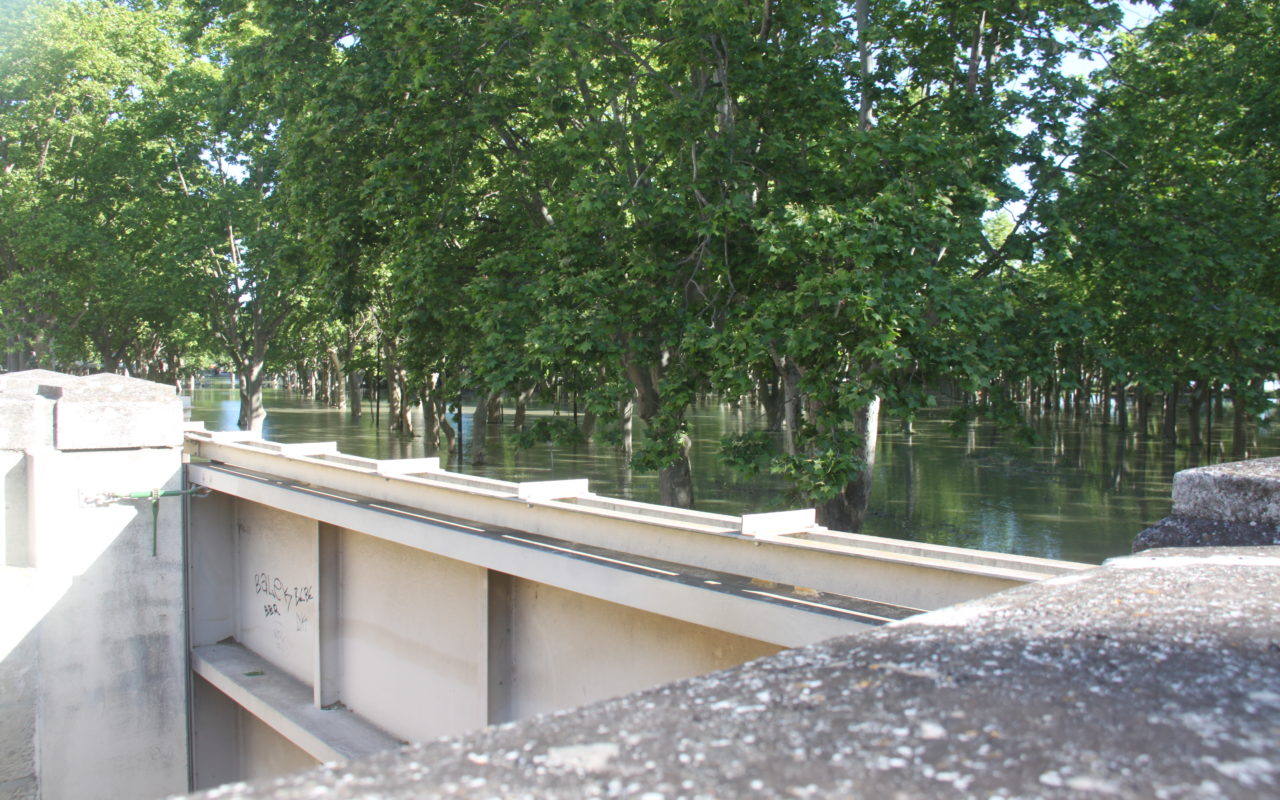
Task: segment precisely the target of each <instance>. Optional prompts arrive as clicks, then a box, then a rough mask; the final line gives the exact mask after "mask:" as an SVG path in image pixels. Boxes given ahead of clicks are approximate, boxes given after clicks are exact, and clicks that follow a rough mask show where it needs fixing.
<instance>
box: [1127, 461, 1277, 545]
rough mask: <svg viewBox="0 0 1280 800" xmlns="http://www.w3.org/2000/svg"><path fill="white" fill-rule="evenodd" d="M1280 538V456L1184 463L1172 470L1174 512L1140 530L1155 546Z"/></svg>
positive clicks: (1144, 541) (1140, 540)
mask: <svg viewBox="0 0 1280 800" xmlns="http://www.w3.org/2000/svg"><path fill="white" fill-rule="evenodd" d="M1276 544H1280V458H1259V459H1255V460H1253V461H1234V462H1231V463H1228V464H1213V465H1212V466H1208V467H1197V468H1195V469H1185V470H1183V471H1181V472H1179V473H1178V474H1177V475H1174V476H1173V513H1171V514H1170V515H1169V516H1167V517H1165V518H1164V519H1162V520H1160V521H1159V522H1157V523H1156V524H1154V525H1152V526H1151V527H1149V528H1147V529H1146V530H1144V531H1142V532H1141V533H1139V534H1138V535H1137V536H1136V537H1135V538H1134V540H1133V552H1135V553H1137V552H1140V551H1143V550H1149V549H1151V548H1156V547H1249V546H1255V545H1276Z"/></svg>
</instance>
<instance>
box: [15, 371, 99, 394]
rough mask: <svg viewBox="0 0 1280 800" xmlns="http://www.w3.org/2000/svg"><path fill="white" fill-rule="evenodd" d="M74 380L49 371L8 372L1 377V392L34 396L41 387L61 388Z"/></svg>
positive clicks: (75, 378)
mask: <svg viewBox="0 0 1280 800" xmlns="http://www.w3.org/2000/svg"><path fill="white" fill-rule="evenodd" d="M74 380H80V378H77V377H76V376H75V375H64V374H62V373H61V372H50V371H49V370H47V369H27V370H23V371H21V372H7V373H5V374H3V375H0V392H5V393H12V394H17V395H34V394H37V393H39V390H40V387H41V386H60V385H62V384H64V383H69V382H71V381H74Z"/></svg>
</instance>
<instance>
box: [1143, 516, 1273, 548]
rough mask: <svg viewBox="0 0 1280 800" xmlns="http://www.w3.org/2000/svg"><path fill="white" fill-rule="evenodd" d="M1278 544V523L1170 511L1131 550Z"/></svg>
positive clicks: (1144, 532)
mask: <svg viewBox="0 0 1280 800" xmlns="http://www.w3.org/2000/svg"><path fill="white" fill-rule="evenodd" d="M1275 544H1280V525H1259V524H1258V523H1257V522H1230V521H1226V520H1219V519H1203V518H1201V517H1186V516H1182V515H1180V514H1172V515H1170V516H1167V517H1165V518H1164V519H1162V520H1160V521H1159V522H1157V523H1156V524H1155V525H1152V526H1151V527H1150V528H1147V529H1146V530H1144V531H1143V532H1142V533H1139V534H1138V535H1137V536H1136V537H1135V538H1134V540H1133V552H1135V553H1139V552H1142V551H1143V550H1151V549H1153V548H1157V547H1255V546H1261V545H1275Z"/></svg>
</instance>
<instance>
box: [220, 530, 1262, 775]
mask: <svg viewBox="0 0 1280 800" xmlns="http://www.w3.org/2000/svg"><path fill="white" fill-rule="evenodd" d="M1278 604H1280V556H1278V555H1276V554H1275V551H1272V550H1269V549H1262V548H1257V549H1235V550H1231V549H1200V550H1165V551H1158V552H1155V553H1153V554H1151V555H1144V556H1132V557H1128V558H1124V559H1117V560H1113V561H1111V562H1108V564H1107V565H1104V566H1103V567H1100V568H1097V569H1094V570H1090V571H1088V572H1083V573H1076V574H1072V575H1064V576H1061V577H1058V578H1054V579H1051V580H1048V581H1044V582H1042V583H1039V584H1033V585H1029V586H1025V587H1021V588H1018V589H1015V590H1012V591H1009V592H1005V593H1002V594H998V595H993V596H991V597H989V598H984V599H982V600H976V601H973V602H969V603H965V604H962V605H958V606H954V607H951V608H948V609H943V610H940V611H936V612H933V613H930V614H924V615H920V616H918V617H914V618H912V619H909V620H906V621H903V622H899V623H896V624H893V625H889V626H886V627H883V628H879V629H877V630H874V631H868V632H866V633H861V634H857V635H853V636H848V637H843V638H839V639H833V640H830V641H828V642H823V643H821V644H817V645H812V646H810V647H805V648H798V649H795V650H790V651H786V652H783V653H780V654H779V655H777V656H773V657H770V658H766V659H761V660H758V661H754V662H751V663H748V664H745V665H743V666H741V667H737V668H734V669H731V670H726V671H724V672H719V673H714V674H711V675H707V676H704V677H700V678H694V679H691V680H687V681H682V682H679V683H674V684H670V685H667V686H663V687H659V688H657V689H653V690H650V691H647V692H642V693H639V694H635V695H631V696H628V697H623V698H619V699H616V700H612V701H607V702H604V703H599V704H596V705H592V706H587V707H585V708H582V709H578V710H575V711H571V712H567V713H563V714H558V715H552V716H547V717H541V718H536V719H533V720H529V721H527V722H523V723H518V724H514V725H507V726H501V727H496V728H489V729H485V730H483V731H480V732H477V733H475V734H472V735H469V736H465V737H462V738H457V739H450V740H442V741H436V742H432V743H429V744H425V745H417V746H411V747H408V748H404V749H401V750H398V751H393V752H389V753H385V754H380V755H377V756H374V757H371V758H368V759H362V760H359V761H356V762H353V763H351V764H348V765H346V766H343V767H329V768H322V769H319V770H314V771H310V772H306V773H300V774H297V775H293V776H289V777H284V778H279V779H276V780H273V781H267V782H263V783H259V784H256V785H252V786H246V785H243V784H241V785H235V786H229V787H223V788H221V789H218V790H215V791H214V792H211V793H210V794H208V795H204V797H208V798H212V797H220V798H229V797H238V798H250V797H252V798H267V797H270V798H276V799H277V800H287V799H289V798H312V797H317V796H325V797H379V798H409V797H475V798H480V797H495V796H497V797H540V798H541V797H564V798H569V797H573V798H577V797H591V796H602V797H603V796H610V797H621V796H627V797H633V796H634V797H641V796H653V797H658V796H661V797H668V798H674V797H690V798H702V797H705V798H709V797H748V796H750V797H937V796H947V797H968V796H974V797H1015V796H1016V797H1064V798H1065V797H1080V796H1110V797H1135V798H1136V797H1144V798H1145V797H1241V798H1243V797H1261V796H1276V795H1277V793H1280V735H1277V734H1278V732H1280V616H1278V615H1277V614H1276V613H1275V610H1276V608H1277V605H1278Z"/></svg>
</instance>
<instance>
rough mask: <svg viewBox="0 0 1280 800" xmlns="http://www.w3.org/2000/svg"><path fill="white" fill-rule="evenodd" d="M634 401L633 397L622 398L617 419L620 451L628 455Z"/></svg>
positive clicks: (629, 451)
mask: <svg viewBox="0 0 1280 800" xmlns="http://www.w3.org/2000/svg"><path fill="white" fill-rule="evenodd" d="M635 410H636V401H635V400H634V399H628V400H624V401H623V402H622V403H620V404H619V409H618V421H619V425H620V426H621V428H622V452H623V453H624V454H625V455H627V456H628V457H630V455H631V445H632V429H633V425H632V422H633V418H634V417H635Z"/></svg>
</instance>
